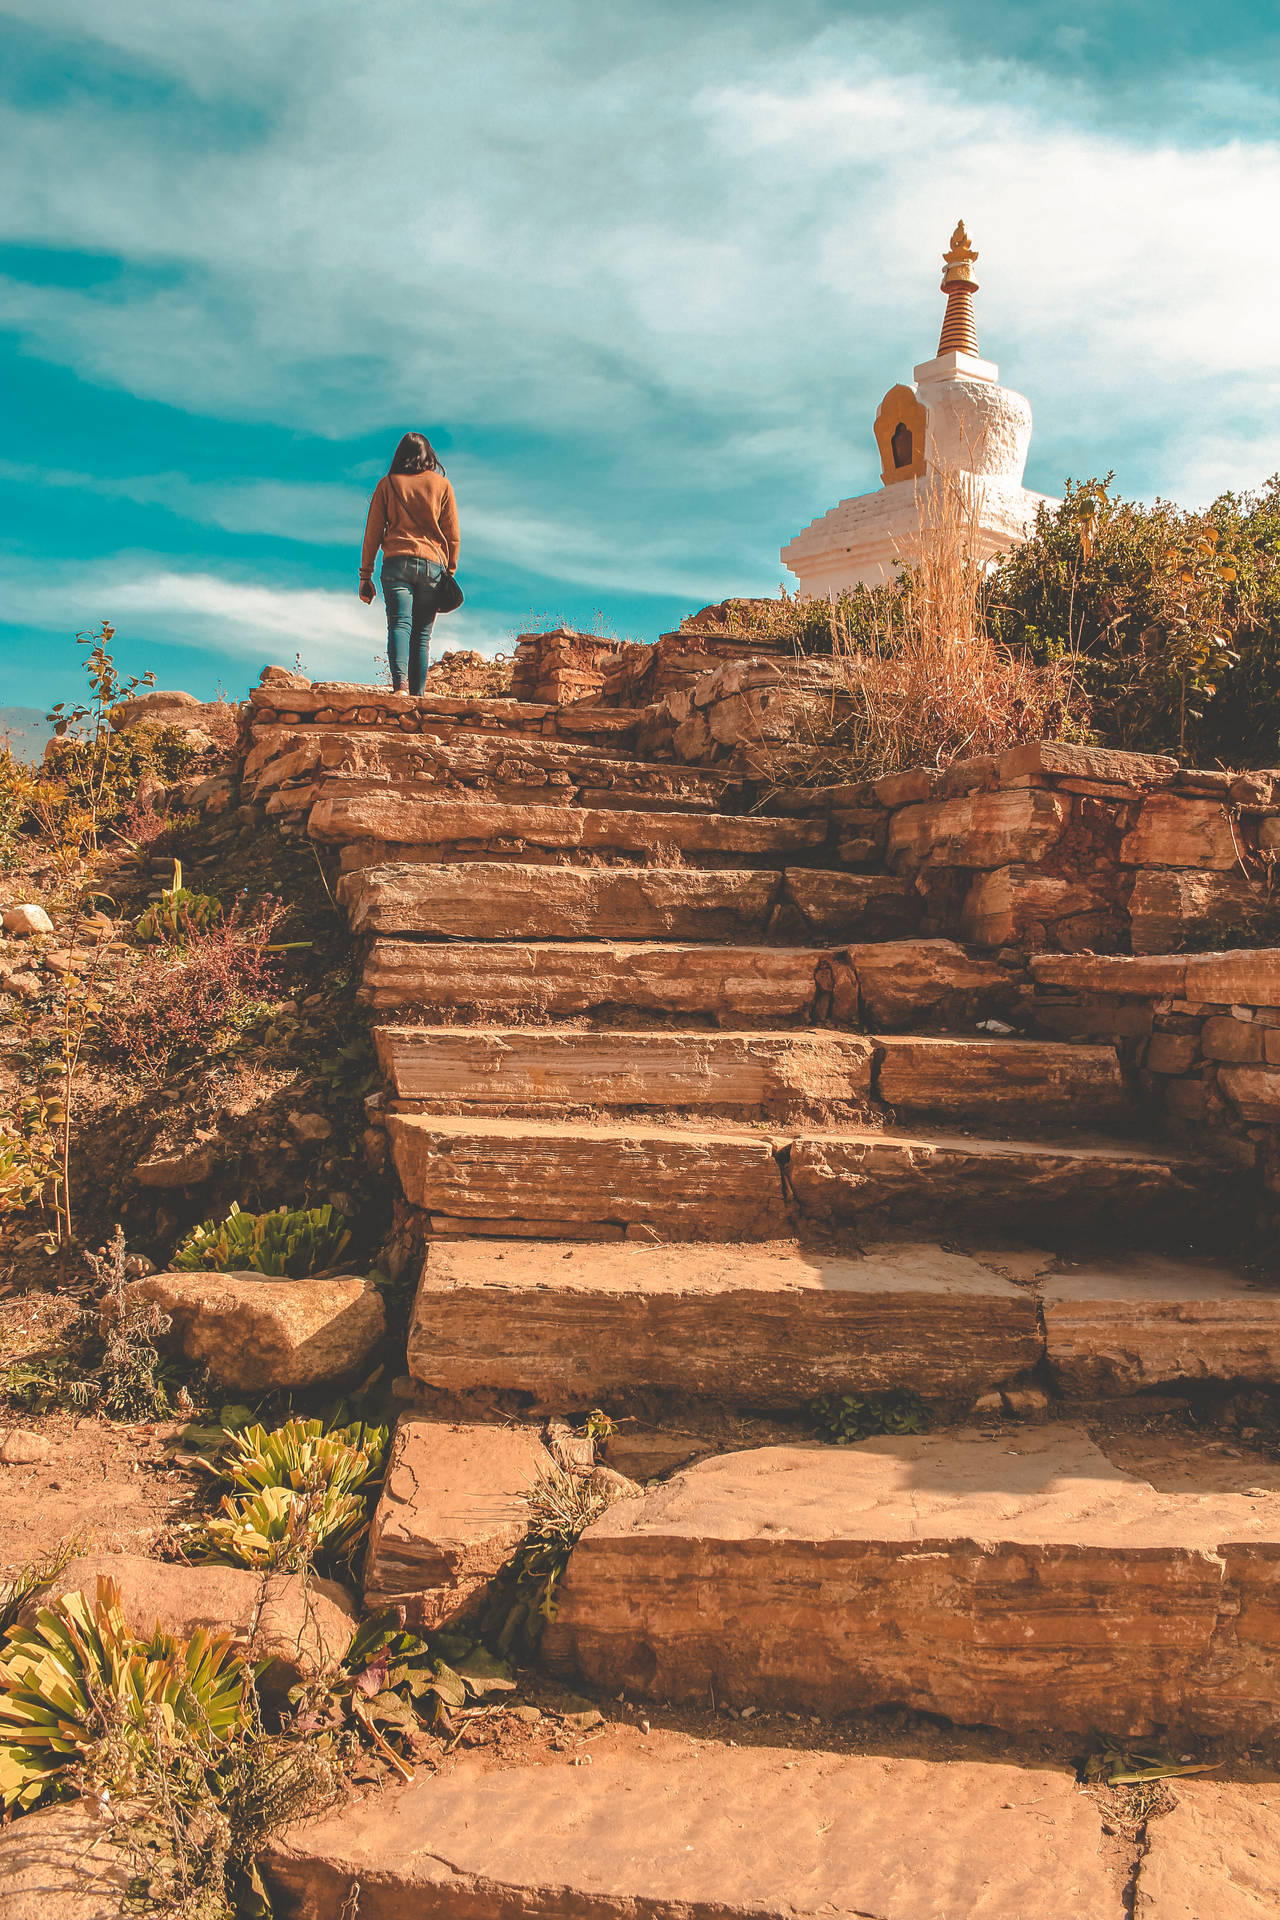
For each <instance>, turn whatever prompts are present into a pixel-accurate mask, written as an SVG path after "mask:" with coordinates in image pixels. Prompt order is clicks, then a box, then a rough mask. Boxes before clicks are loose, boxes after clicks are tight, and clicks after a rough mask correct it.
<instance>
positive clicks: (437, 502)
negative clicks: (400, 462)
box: [360, 473, 458, 580]
mask: <svg viewBox="0 0 1280 1920" xmlns="http://www.w3.org/2000/svg"><path fill="white" fill-rule="evenodd" d="M379 547H381V548H382V551H383V553H384V554H387V555H390V554H393V553H412V554H417V555H419V556H420V557H421V558H422V559H423V560H434V561H436V563H437V564H438V565H439V566H442V567H448V568H449V569H450V571H452V570H453V568H454V567H456V566H457V564H458V503H457V501H456V500H455V499H454V497H453V488H452V487H451V486H450V485H449V482H448V481H447V480H446V479H445V477H444V475H443V474H442V473H388V474H384V476H383V478H382V479H381V480H379V482H378V484H377V486H376V488H375V489H374V495H373V499H372V500H371V501H370V502H369V518H368V519H367V520H366V521H365V527H364V548H363V551H362V552H361V555H360V578H361V579H362V580H371V579H372V578H373V563H374V561H375V560H376V559H377V556H378V548H379Z"/></svg>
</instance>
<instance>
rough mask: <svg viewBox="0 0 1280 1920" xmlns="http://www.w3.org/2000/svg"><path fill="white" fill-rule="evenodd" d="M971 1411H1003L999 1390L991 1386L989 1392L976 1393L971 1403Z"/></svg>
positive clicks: (978, 1412)
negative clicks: (976, 1395)
mask: <svg viewBox="0 0 1280 1920" xmlns="http://www.w3.org/2000/svg"><path fill="white" fill-rule="evenodd" d="M972 1411H973V1412H974V1413H976V1414H986V1413H996V1414H999V1413H1003V1412H1004V1401H1003V1400H1002V1399H1001V1397H1000V1394H999V1392H998V1391H997V1390H996V1389H995V1388H994V1387H993V1388H992V1390H991V1392H990V1393H980V1394H979V1395H978V1398H977V1399H976V1400H975V1401H974V1403H973V1408H972Z"/></svg>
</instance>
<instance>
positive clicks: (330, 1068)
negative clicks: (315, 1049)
mask: <svg viewBox="0 0 1280 1920" xmlns="http://www.w3.org/2000/svg"><path fill="white" fill-rule="evenodd" d="M320 1072H321V1073H322V1074H323V1075H324V1077H325V1079H326V1080H327V1081H328V1083H329V1090H330V1093H331V1094H332V1096H333V1098H334V1099H335V1100H359V1099H362V1098H363V1097H364V1095H365V1094H366V1093H368V1092H369V1090H370V1088H371V1087H374V1086H376V1085H377V1083H378V1062H377V1060H376V1058H375V1056H374V1051H373V1043H372V1042H371V1040H370V1039H369V1036H368V1034H367V1033H358V1034H356V1035H355V1037H354V1038H353V1039H351V1040H348V1041H347V1043H346V1045H345V1046H342V1047H340V1048H339V1049H338V1051H337V1053H334V1054H330V1056H329V1058H328V1059H327V1060H322V1061H321V1062H320Z"/></svg>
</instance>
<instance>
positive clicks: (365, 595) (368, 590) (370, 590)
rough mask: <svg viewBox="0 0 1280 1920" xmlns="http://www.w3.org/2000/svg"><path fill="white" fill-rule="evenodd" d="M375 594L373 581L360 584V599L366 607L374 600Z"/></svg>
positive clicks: (364, 581)
mask: <svg viewBox="0 0 1280 1920" xmlns="http://www.w3.org/2000/svg"><path fill="white" fill-rule="evenodd" d="M375 592H376V588H375V587H374V584H373V582H372V580H362V581H361V582H360V598H361V599H362V600H363V601H364V603H365V605H366V607H367V606H368V605H369V603H370V601H371V600H372V599H373V598H374V595H375Z"/></svg>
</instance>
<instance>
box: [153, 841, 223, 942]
mask: <svg viewBox="0 0 1280 1920" xmlns="http://www.w3.org/2000/svg"><path fill="white" fill-rule="evenodd" d="M221 918H222V903H221V902H220V901H219V900H215V899H214V897H213V895H212V894H211V893H193V892H192V891H191V889H190V887H184V886H183V884H182V862H181V861H180V860H175V861H174V863H173V885H172V886H171V887H166V888H165V890H164V892H163V893H162V894H161V895H160V898H159V899H158V900H153V901H152V903H151V905H150V906H149V907H148V908H147V910H146V912H145V913H143V914H141V915H140V916H139V918H138V921H137V924H136V925H135V927H134V933H135V934H136V936H137V938H138V939H139V940H141V941H143V942H152V943H156V942H158V943H164V944H165V945H168V946H172V947H185V946H186V944H187V942H188V940H189V939H190V938H191V935H192V934H193V933H207V932H208V930H209V928H210V927H214V926H216V925H217V923H218V921H219V920H221Z"/></svg>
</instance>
